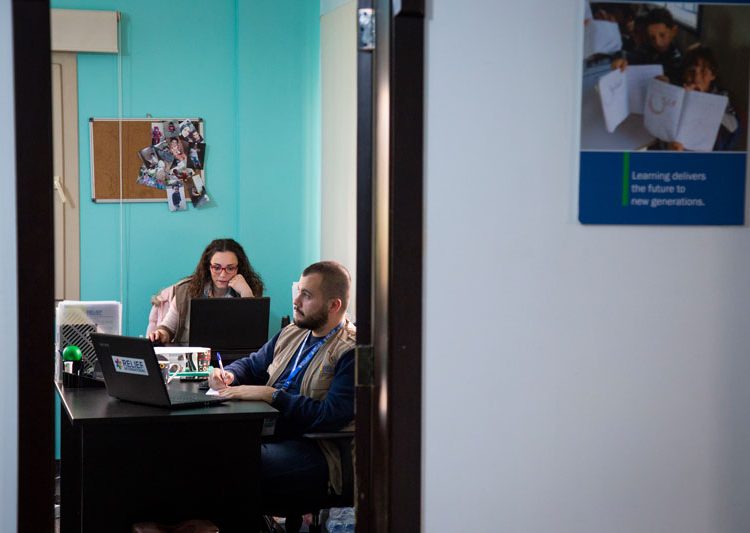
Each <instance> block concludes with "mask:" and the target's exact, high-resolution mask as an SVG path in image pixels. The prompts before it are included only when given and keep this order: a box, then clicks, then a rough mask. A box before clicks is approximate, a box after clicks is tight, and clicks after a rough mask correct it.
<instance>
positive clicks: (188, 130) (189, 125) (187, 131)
mask: <svg viewBox="0 0 750 533" xmlns="http://www.w3.org/2000/svg"><path fill="white" fill-rule="evenodd" d="M197 131H198V130H196V129H195V125H194V124H193V122H192V121H190V120H183V121H182V122H180V137H182V138H183V139H184V140H185V141H189V140H191V139H192V138H193V132H196V133H197ZM199 135H200V134H199Z"/></svg>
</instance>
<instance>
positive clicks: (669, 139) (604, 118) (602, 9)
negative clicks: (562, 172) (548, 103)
mask: <svg viewBox="0 0 750 533" xmlns="http://www.w3.org/2000/svg"><path fill="white" fill-rule="evenodd" d="M584 2H585V7H586V9H585V11H584V21H583V26H584V32H583V33H584V39H583V50H584V52H583V63H584V68H583V79H582V92H581V131H580V134H581V137H580V150H581V153H580V187H579V214H578V219H579V221H580V222H581V223H583V224H694V225H742V224H744V222H745V220H744V213H745V182H746V173H747V146H748V119H747V106H746V105H745V102H747V101H748V99H749V97H750V95H749V94H748V93H749V92H750V91H749V90H748V87H749V86H750V72H749V69H748V65H750V49H748V48H747V47H741V46H737V44H736V43H735V42H733V41H731V35H734V34H747V33H748V30H750V28H748V27H747V24H746V23H745V21H747V20H750V0H743V1H726V2H718V1H716V2H714V1H704V2H700V3H692V2H665V3H660V4H658V5H657V4H647V3H629V2H614V3H612V2H610V3H600V2H593V1H592V2H588V1H587V0H584ZM707 43H710V44H707Z"/></svg>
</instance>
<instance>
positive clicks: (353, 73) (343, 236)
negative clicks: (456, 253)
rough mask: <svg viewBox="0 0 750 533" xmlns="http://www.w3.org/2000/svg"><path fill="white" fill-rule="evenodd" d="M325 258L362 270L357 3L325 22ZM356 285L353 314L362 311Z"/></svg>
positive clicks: (322, 27) (322, 37)
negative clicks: (359, 253) (359, 247)
mask: <svg viewBox="0 0 750 533" xmlns="http://www.w3.org/2000/svg"><path fill="white" fill-rule="evenodd" d="M320 83H321V89H320V95H321V131H322V135H321V151H322V154H321V180H320V181H321V194H320V197H321V207H320V215H321V221H320V258H321V259H334V260H336V261H339V262H340V263H342V264H343V265H344V266H346V267H347V268H348V269H349V271H350V272H351V273H352V276H354V275H355V273H356V270H357V2H356V1H355V0H349V1H348V2H346V3H343V4H342V5H338V6H336V7H335V8H334V9H332V10H331V11H328V12H327V13H326V14H324V15H321V17H320ZM355 287H356V281H355V282H354V284H353V286H352V294H351V298H350V299H349V314H350V315H351V316H352V317H354V314H355V312H356V309H357V300H356V291H355Z"/></svg>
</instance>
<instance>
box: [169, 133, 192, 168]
mask: <svg viewBox="0 0 750 533" xmlns="http://www.w3.org/2000/svg"><path fill="white" fill-rule="evenodd" d="M167 148H168V149H169V152H170V153H171V154H172V157H173V158H174V161H173V162H172V165H173V166H183V167H184V166H185V165H186V164H187V157H188V156H187V151H188V143H186V142H185V141H183V140H182V139H180V138H179V137H172V138H170V139H169V140H168V141H167ZM180 164H182V165H180Z"/></svg>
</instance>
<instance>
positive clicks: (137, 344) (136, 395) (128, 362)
mask: <svg viewBox="0 0 750 533" xmlns="http://www.w3.org/2000/svg"><path fill="white" fill-rule="evenodd" d="M91 342H93V343H94V350H95V351H96V356H97V359H98V360H99V363H100V364H101V366H102V373H103V374H104V383H105V385H106V386H107V393H108V394H109V395H110V396H113V397H115V398H119V399H120V400H125V401H128V402H135V403H142V404H146V405H155V406H158V407H167V408H172V409H175V408H185V407H202V406H206V405H217V404H219V403H221V402H223V401H225V400H226V399H225V398H217V397H216V396H206V395H205V394H203V393H200V392H191V391H174V390H172V391H170V390H168V389H167V385H166V384H165V383H164V378H163V377H162V373H161V369H160V368H159V362H158V360H157V359H156V353H154V347H153V345H152V344H151V341H150V340H148V339H144V338H138V337H123V336H120V335H105V334H103V333H92V334H91Z"/></svg>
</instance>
